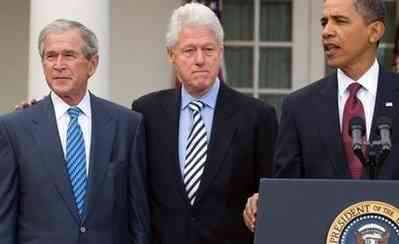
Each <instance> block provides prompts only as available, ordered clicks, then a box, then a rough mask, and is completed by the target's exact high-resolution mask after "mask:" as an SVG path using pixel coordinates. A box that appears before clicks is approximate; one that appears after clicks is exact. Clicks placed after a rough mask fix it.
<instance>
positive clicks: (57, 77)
mask: <svg viewBox="0 0 399 244" xmlns="http://www.w3.org/2000/svg"><path fill="white" fill-rule="evenodd" d="M53 79H54V80H71V79H72V78H71V77H66V76H56V77H53Z"/></svg>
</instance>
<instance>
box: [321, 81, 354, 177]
mask: <svg viewBox="0 0 399 244" xmlns="http://www.w3.org/2000/svg"><path fill="white" fill-rule="evenodd" d="M323 82H324V84H322V85H323V88H322V89H321V92H320V94H319V97H316V99H315V100H313V105H314V107H315V108H316V109H318V111H319V112H318V114H320V120H321V122H320V123H319V124H318V127H319V131H320V135H321V139H322V142H323V144H324V146H325V149H326V153H327V154H328V155H330V157H329V158H330V163H331V164H332V166H333V168H334V169H335V172H336V176H337V177H339V178H350V174H349V170H348V166H347V163H346V159H345V156H344V155H345V154H344V150H343V144H342V140H341V130H340V122H339V113H338V81H337V74H336V73H334V74H333V75H330V76H328V77H327V78H326V79H325V80H324V81H323Z"/></svg>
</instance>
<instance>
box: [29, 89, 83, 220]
mask: <svg viewBox="0 0 399 244" xmlns="http://www.w3.org/2000/svg"><path fill="white" fill-rule="evenodd" d="M37 106H40V107H38V109H41V110H40V111H39V113H38V114H37V117H36V118H34V119H33V121H32V122H33V123H34V125H35V127H36V129H35V130H33V134H34V138H35V140H36V142H37V146H38V147H39V150H40V151H41V155H42V156H43V158H44V160H43V165H44V168H45V169H47V171H48V172H49V173H50V175H51V177H52V178H53V182H54V184H55V187H56V189H57V191H58V193H59V194H60V195H61V198H62V199H63V200H64V201H65V203H66V205H67V206H68V208H69V210H70V212H71V214H72V215H73V217H74V219H75V221H76V222H77V223H79V222H80V217H79V214H78V209H77V207H76V204H75V197H74V195H73V192H72V187H71V183H70V180H69V176H68V172H67V170H66V161H65V158H64V153H63V150H62V146H61V142H60V139H59V138H60V137H59V134H58V130H57V121H56V118H55V112H54V108H53V105H52V102H51V99H50V96H47V97H46V98H44V99H43V101H42V102H41V103H40V104H39V105H37ZM43 141H45V143H43Z"/></svg>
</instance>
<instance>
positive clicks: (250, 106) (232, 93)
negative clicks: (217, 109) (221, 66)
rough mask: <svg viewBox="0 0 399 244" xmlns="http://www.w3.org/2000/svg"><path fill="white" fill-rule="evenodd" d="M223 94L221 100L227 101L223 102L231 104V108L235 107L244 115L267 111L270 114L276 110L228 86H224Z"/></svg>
mask: <svg viewBox="0 0 399 244" xmlns="http://www.w3.org/2000/svg"><path fill="white" fill-rule="evenodd" d="M221 93H222V94H221V99H225V101H223V102H225V103H230V104H231V106H235V108H236V109H239V110H241V111H242V112H244V113H247V112H249V113H251V112H259V111H263V112H265V111H266V112H268V113H273V112H274V108H273V107H272V106H271V105H270V104H268V103H266V102H265V101H263V100H261V99H258V98H255V97H252V96H249V95H246V94H243V93H241V92H239V91H236V90H234V89H233V88H231V87H228V86H227V85H224V87H223V88H222V90H221Z"/></svg>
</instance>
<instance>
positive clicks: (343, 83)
mask: <svg viewBox="0 0 399 244" xmlns="http://www.w3.org/2000/svg"><path fill="white" fill-rule="evenodd" d="M379 71H380V65H379V64H378V61H377V59H375V60H374V63H373V65H371V67H370V68H369V69H368V70H367V71H366V73H364V74H363V75H362V76H361V77H360V78H359V79H358V80H357V81H354V80H352V79H351V78H350V77H348V76H347V75H346V74H345V73H344V72H343V71H342V70H340V69H338V71H337V79H338V94H339V96H343V95H344V93H345V92H346V89H347V88H348V86H349V85H350V84H352V83H355V82H357V83H359V84H360V85H362V87H363V88H364V89H366V90H367V91H368V92H370V93H371V94H372V95H373V96H376V95H377V86H378V74H379Z"/></svg>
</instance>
